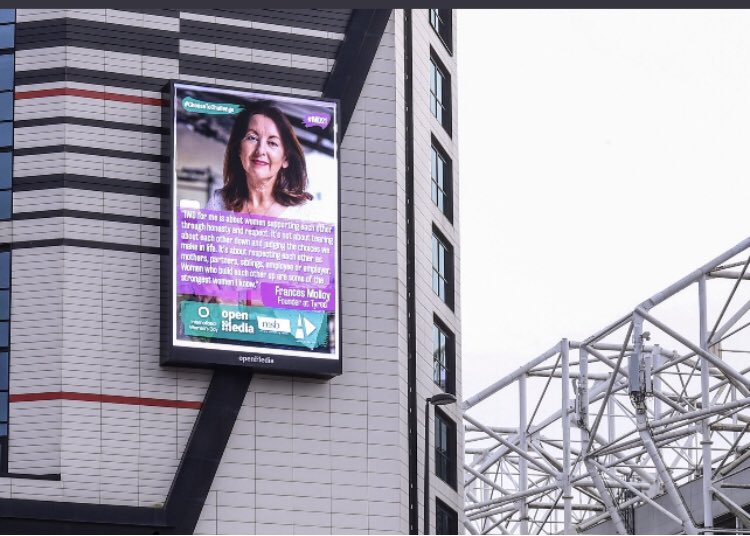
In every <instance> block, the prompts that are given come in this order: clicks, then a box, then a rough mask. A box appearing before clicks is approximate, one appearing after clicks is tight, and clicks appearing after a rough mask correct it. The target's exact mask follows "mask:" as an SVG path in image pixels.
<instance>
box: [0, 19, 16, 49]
mask: <svg viewBox="0 0 750 536" xmlns="http://www.w3.org/2000/svg"><path fill="white" fill-rule="evenodd" d="M15 37H16V28H15V25H13V24H4V25H2V26H0V48H13V45H14V44H15V43H14V40H15Z"/></svg>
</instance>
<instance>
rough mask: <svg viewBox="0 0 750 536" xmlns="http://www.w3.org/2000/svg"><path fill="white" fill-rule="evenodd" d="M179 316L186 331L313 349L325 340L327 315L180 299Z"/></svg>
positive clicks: (196, 335) (326, 338)
mask: <svg viewBox="0 0 750 536" xmlns="http://www.w3.org/2000/svg"><path fill="white" fill-rule="evenodd" d="M180 319H181V321H182V327H183V329H184V332H185V335H189V336H191V337H205V338H207V339H224V340H228V341H244V342H255V343H265V344H274V345H285V346H300V347H304V348H309V349H310V350H314V349H315V348H318V347H321V346H327V344H328V315H327V314H326V313H325V312H318V311H295V310H292V309H272V308H270V307H247V306H243V305H229V304H221V303H202V302H195V301H183V302H181V303H180Z"/></svg>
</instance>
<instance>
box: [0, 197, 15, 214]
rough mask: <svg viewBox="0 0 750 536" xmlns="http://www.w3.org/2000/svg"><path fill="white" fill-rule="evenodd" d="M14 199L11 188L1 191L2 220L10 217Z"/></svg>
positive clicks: (0, 212) (0, 209) (0, 208)
mask: <svg viewBox="0 0 750 536" xmlns="http://www.w3.org/2000/svg"><path fill="white" fill-rule="evenodd" d="M12 199H13V198H12V194H11V191H10V190H3V191H0V220H9V219H10V214H11V202H12Z"/></svg>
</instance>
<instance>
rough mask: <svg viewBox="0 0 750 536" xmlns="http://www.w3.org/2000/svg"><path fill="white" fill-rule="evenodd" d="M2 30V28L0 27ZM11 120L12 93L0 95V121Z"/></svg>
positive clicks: (7, 92)
mask: <svg viewBox="0 0 750 536" xmlns="http://www.w3.org/2000/svg"><path fill="white" fill-rule="evenodd" d="M0 28H2V26H0ZM12 119H13V92H12V91H6V92H5V93H0V121H11V120H12Z"/></svg>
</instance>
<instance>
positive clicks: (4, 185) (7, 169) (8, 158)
mask: <svg viewBox="0 0 750 536" xmlns="http://www.w3.org/2000/svg"><path fill="white" fill-rule="evenodd" d="M12 176H13V153H11V152H6V153H3V152H0V190H6V189H10V187H11V185H12V183H13V181H12V180H11V178H12Z"/></svg>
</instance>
